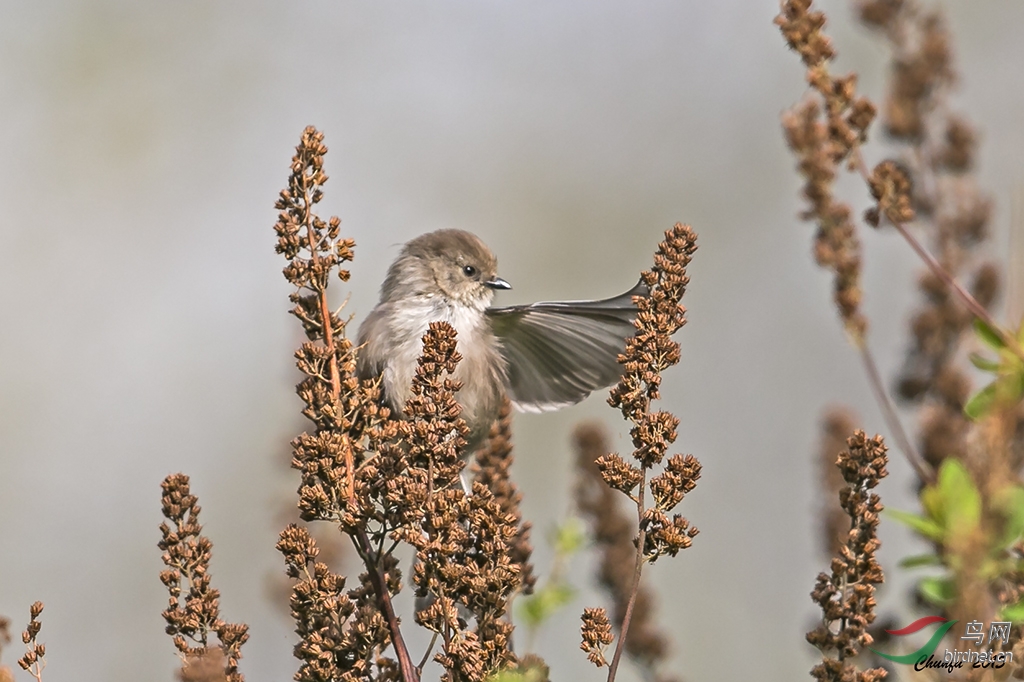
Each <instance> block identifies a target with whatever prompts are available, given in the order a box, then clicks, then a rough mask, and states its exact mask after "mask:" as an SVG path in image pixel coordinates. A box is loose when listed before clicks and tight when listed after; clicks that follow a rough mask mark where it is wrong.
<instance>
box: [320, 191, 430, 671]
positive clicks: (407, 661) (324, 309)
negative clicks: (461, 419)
mask: <svg viewBox="0 0 1024 682" xmlns="http://www.w3.org/2000/svg"><path fill="white" fill-rule="evenodd" d="M303 193H304V199H305V201H304V208H305V215H304V216H303V224H304V225H305V226H306V235H307V239H308V242H309V250H310V253H311V258H312V259H313V261H314V262H318V261H319V259H320V256H319V252H318V250H317V244H316V240H315V239H314V230H313V225H312V202H311V197H310V188H309V187H308V186H304V187H303ZM317 294H318V295H319V299H320V317H321V318H322V327H321V330H322V331H323V338H324V345H325V346H326V348H327V353H328V355H329V357H330V361H329V367H330V377H331V398H332V399H333V401H334V408H335V415H337V413H338V399H339V398H340V397H341V376H340V372H339V370H338V353H337V348H336V347H335V345H334V325H333V324H332V323H331V308H330V306H329V305H328V303H327V290H326V288H323V289H320V290H319V291H318V292H317ZM344 440H345V469H346V472H347V473H346V477H347V483H348V499H349V502H350V503H351V502H352V501H353V500H354V495H355V490H354V476H355V471H354V462H353V458H352V445H351V442H350V441H349V439H348V435H347V434H346V435H345V437H344ZM353 539H354V540H355V541H356V549H357V551H358V552H359V555H360V556H361V557H362V558H363V563H365V564H366V569H367V571H368V572H369V575H370V580H371V582H372V583H373V589H374V591H375V592H376V593H377V598H378V600H379V601H380V607H381V610H382V611H383V612H384V617H385V619H386V620H387V623H388V630H389V632H390V633H391V644H392V646H394V648H395V655H396V656H397V658H398V667H399V669H400V670H401V672H402V680H403V681H404V682H419V680H420V676H419V674H418V673H417V672H416V667H415V665H414V664H413V662H412V657H411V656H410V655H409V648H408V647H407V646H406V644H405V639H404V638H403V637H402V630H401V628H400V627H399V623H398V617H397V616H396V615H395V607H394V605H393V604H392V603H391V593H390V592H389V591H388V586H387V580H386V579H385V577H384V572H383V570H381V567H380V561H379V557H376V556H374V554H373V549H372V545H371V543H370V538H369V537H368V536H367V534H366V531H365V530H364V529H362V528H360V529H359V530H358V531H357V533H356V535H355V536H354V538H353Z"/></svg>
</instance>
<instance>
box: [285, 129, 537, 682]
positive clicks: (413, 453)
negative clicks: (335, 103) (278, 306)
mask: <svg viewBox="0 0 1024 682" xmlns="http://www.w3.org/2000/svg"><path fill="white" fill-rule="evenodd" d="M326 151H327V150H326V147H325V146H324V145H323V136H322V135H321V134H320V133H319V132H317V131H316V130H315V129H312V128H308V129H307V130H306V131H305V132H304V133H303V136H302V140H301V143H300V144H299V146H298V148H297V150H296V155H295V157H294V159H293V161H292V174H291V177H290V179H289V184H288V188H287V189H286V190H284V191H283V192H282V193H281V197H280V199H279V201H278V204H277V208H278V210H279V211H280V219H279V222H278V223H277V225H276V226H275V230H276V231H277V234H278V247H277V250H278V252H279V253H281V254H283V255H284V256H285V257H286V258H287V259H288V266H287V267H286V268H285V277H286V278H287V279H288V281H289V282H291V283H292V284H293V285H294V286H295V287H296V292H295V293H294V294H292V296H291V300H292V303H293V304H294V306H295V307H294V309H293V311H292V312H293V314H294V315H296V317H298V318H299V320H300V321H301V323H302V326H303V329H304V331H305V332H306V335H307V337H308V339H309V341H308V342H307V343H305V344H303V346H302V347H301V348H300V349H299V351H298V352H297V353H296V358H297V359H298V366H299V369H300V370H301V371H302V373H303V374H304V375H305V378H304V379H303V381H302V382H301V383H300V384H299V386H298V393H299V396H300V397H301V398H302V400H303V402H304V403H305V408H304V410H303V414H304V415H305V416H306V417H307V418H308V419H310V421H312V423H313V425H314V430H313V432H312V433H305V434H303V435H301V436H299V437H298V438H297V439H296V440H295V441H294V442H293V451H294V457H293V466H294V467H295V468H296V469H298V470H299V471H300V472H301V484H300V488H299V509H300V513H301V517H302V519H303V520H304V521H307V522H314V521H324V522H329V523H331V524H334V525H335V526H336V527H337V528H339V529H340V530H341V532H342V533H344V534H345V535H346V536H348V537H349V538H350V540H351V542H352V545H353V547H354V549H355V552H356V553H357V554H358V556H359V558H360V559H361V560H362V562H363V564H364V567H365V569H366V571H365V573H364V574H363V575H362V576H361V579H360V585H359V586H358V587H356V588H355V589H351V590H348V591H345V590H344V586H345V580H344V578H342V577H341V576H338V575H336V574H334V573H332V572H331V571H330V570H329V569H328V568H327V566H326V565H325V564H323V563H321V562H318V561H317V553H318V550H317V548H316V543H315V542H314V541H313V540H312V538H311V537H310V535H309V533H308V532H307V531H306V530H304V529H302V528H299V527H297V526H292V527H289V528H288V529H287V530H286V531H285V532H284V533H283V534H282V537H281V542H280V543H279V548H280V549H281V551H282V552H283V553H284V554H285V557H286V563H287V565H288V572H289V575H291V576H292V577H293V578H294V579H296V580H297V581H298V582H297V583H296V585H295V587H294V589H293V597H292V614H293V616H294V618H295V621H296V625H297V632H298V633H299V635H300V637H301V641H300V643H299V645H298V646H297V647H296V655H297V656H298V657H299V658H300V660H302V661H303V665H302V668H301V669H300V671H299V674H298V676H297V678H296V679H299V680H310V681H312V680H320V679H353V680H354V679H403V680H417V679H419V676H420V674H421V672H422V668H423V665H424V664H425V663H426V661H427V660H428V659H429V656H430V651H429V650H428V651H427V652H426V654H424V656H423V660H422V662H420V663H419V664H416V663H414V662H413V658H412V656H411V655H410V653H409V651H408V648H407V646H406V644H405V641H404V637H403V635H402V630H401V627H400V620H399V618H398V616H397V614H396V613H395V610H394V605H393V598H394V595H396V594H397V593H398V592H399V591H400V589H401V587H402V576H401V572H400V570H399V568H398V562H397V559H396V558H395V556H394V551H395V549H396V548H397V547H398V546H399V545H400V544H402V543H405V544H407V545H409V546H411V547H412V548H414V549H415V551H416V562H415V564H414V570H413V575H412V584H413V585H414V586H415V591H416V595H417V596H418V597H420V598H421V599H420V600H419V602H418V603H419V604H422V605H423V608H422V609H421V610H419V611H418V612H417V613H416V616H415V622H416V623H417V624H419V625H421V626H423V627H425V628H427V629H428V630H431V631H432V632H434V633H435V634H436V639H439V640H440V651H439V652H438V653H437V654H436V655H435V656H434V658H433V660H435V661H436V662H438V663H439V664H440V665H441V667H442V668H443V670H444V672H443V677H442V679H445V680H483V679H484V678H485V677H486V676H487V675H489V674H491V673H493V672H495V671H497V670H500V669H505V668H515V667H516V666H517V665H519V662H518V660H517V659H516V656H515V654H514V653H513V652H512V648H511V630H512V626H511V624H510V623H509V621H508V619H507V617H506V612H507V609H508V604H509V600H510V598H511V597H512V595H513V594H514V593H515V592H516V591H517V590H519V589H520V588H521V586H522V585H523V584H524V580H525V581H526V582H525V584H526V585H527V586H529V585H532V577H530V576H531V573H530V571H531V569H530V567H529V553H530V549H529V542H528V537H529V536H528V533H529V528H528V526H527V525H524V524H523V523H522V520H521V515H520V513H519V511H518V503H519V496H518V493H517V492H516V490H515V487H514V486H513V485H512V484H511V481H510V480H509V479H508V465H509V463H510V461H511V446H510V443H509V434H508V425H507V415H506V417H505V419H504V420H503V422H502V423H503V424H504V426H501V425H499V427H498V429H497V431H496V432H495V434H494V435H493V438H492V439H491V441H490V443H489V445H488V447H487V448H486V450H485V452H484V453H483V454H481V460H480V461H479V472H478V476H477V480H476V482H474V484H473V489H472V494H471V495H467V494H466V493H465V492H464V491H463V489H462V486H461V485H460V475H461V473H462V469H463V466H464V461H463V456H462V455H463V449H464V448H465V444H466V441H465V436H466V425H465V422H464V421H463V420H462V418H461V417H460V412H461V410H460V407H459V405H458V402H457V400H456V393H457V391H458V390H459V388H460V386H459V384H458V382H456V381H454V380H453V379H451V375H452V373H453V372H454V370H455V367H456V364H457V363H458V362H459V360H460V359H461V358H460V356H459V354H458V352H457V351H456V340H455V331H454V330H453V329H452V328H451V327H450V326H449V325H447V324H444V323H437V324H434V325H431V327H430V329H429V331H428V333H427V334H426V335H425V336H424V339H423V356H422V357H421V358H420V361H419V365H418V367H417V370H416V375H415V378H414V381H413V388H412V391H413V395H412V397H411V398H410V399H409V400H408V401H407V403H406V406H405V414H403V415H400V417H401V418H397V417H399V415H392V414H391V413H390V411H389V410H388V408H386V407H383V406H382V401H381V400H380V389H379V386H378V385H377V383H376V382H374V381H360V380H359V379H358V378H357V377H356V375H355V358H356V349H355V348H354V347H353V345H352V343H351V341H350V340H348V339H347V338H346V336H345V321H343V320H342V319H341V318H340V317H339V315H338V313H337V312H332V311H331V309H330V308H329V306H328V302H327V286H328V282H329V281H330V279H331V278H332V276H333V275H334V274H337V275H338V276H339V277H340V279H342V280H343V281H344V280H347V279H348V272H347V271H345V270H343V269H342V268H341V267H340V266H341V265H342V264H343V263H344V262H345V261H348V260H351V258H352V256H353V251H352V249H353V247H354V244H353V242H352V241H351V240H347V239H341V238H340V237H339V226H340V221H338V219H337V218H331V219H330V220H329V221H326V222H325V221H323V220H321V219H320V218H319V217H317V216H316V215H315V213H314V211H313V209H314V206H315V204H317V203H318V202H319V201H320V199H321V198H322V196H323V191H322V186H323V183H324V182H325V181H326V180H327V177H326V175H325V174H324V172H323V155H324V153H326ZM389 649H390V650H391V651H393V652H394V659H392V658H390V657H389V656H388V655H386V651H388V650H389Z"/></svg>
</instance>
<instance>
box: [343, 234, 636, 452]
mask: <svg viewBox="0 0 1024 682" xmlns="http://www.w3.org/2000/svg"><path fill="white" fill-rule="evenodd" d="M497 268H498V261H497V259H496V258H495V257H494V254H492V253H491V251H490V249H488V248H487V246H486V245H485V244H484V243H483V242H482V241H481V240H480V238H479V237H477V236H476V235H474V234H471V233H469V232H464V231H462V230H438V231H437V232H431V233H429V234H425V235H422V236H419V237H417V238H415V239H413V240H412V241H410V242H409V243H407V244H406V245H405V246H404V247H403V248H402V252H401V253H400V254H399V256H398V258H397V259H396V260H395V262H394V263H392V264H391V267H390V268H389V269H388V274H387V277H386V278H385V279H384V284H383V285H382V286H381V290H380V302H379V303H378V304H377V306H376V307H375V308H374V309H373V312H371V313H370V315H369V316H368V317H367V318H366V320H365V321H364V322H363V324H362V325H361V326H360V328H359V343H360V344H361V345H362V344H365V345H364V347H363V349H362V352H361V353H360V354H359V366H358V373H359V375H360V377H362V378H372V377H377V376H381V377H382V379H383V391H384V397H385V399H386V400H387V402H388V404H389V405H390V406H391V408H392V409H394V410H395V411H396V412H398V413H401V411H402V409H403V407H404V406H405V401H406V400H407V399H408V398H409V396H410V395H411V387H412V378H413V376H414V374H415V371H416V362H417V359H418V358H419V356H420V354H421V353H422V350H423V348H422V337H423V335H424V334H425V333H426V331H427V327H428V326H429V325H430V323H431V322H439V321H444V322H447V323H448V324H450V325H451V326H452V327H453V328H454V329H455V331H456V333H457V343H458V351H459V353H460V354H461V355H462V361H461V362H460V363H459V365H458V367H457V368H456V370H455V377H454V378H455V379H457V380H458V381H460V382H462V390H460V391H459V393H458V395H457V396H456V397H457V398H458V401H459V404H460V405H462V417H463V418H464V419H465V420H466V424H467V425H468V427H469V430H470V434H469V437H468V446H467V452H472V451H473V450H474V449H476V448H477V447H478V446H479V445H480V444H481V443H482V442H483V440H484V438H486V436H487V432H488V430H489V429H490V426H491V424H492V423H493V422H494V420H495V418H496V417H497V414H498V410H499V409H500V407H501V402H502V397H503V396H504V395H508V397H509V398H510V399H511V401H512V404H513V405H514V406H515V407H516V408H518V409H520V410H524V411H527V412H544V411H548V410H556V409H559V408H561V407H565V406H567V405H573V404H575V403H578V402H579V401H581V400H583V399H584V398H586V397H587V396H588V395H589V394H590V393H591V391H594V390H597V389H599V388H604V387H606V386H609V385H611V384H613V383H614V382H615V381H616V380H618V378H619V376H620V375H621V373H622V368H621V366H620V365H619V364H618V362H617V358H618V355H619V353H621V352H622V350H623V349H624V347H625V340H626V338H627V337H629V336H632V335H633V332H634V327H633V319H634V318H635V317H636V313H637V309H636V305H635V304H634V303H633V297H634V296H646V295H647V294H648V290H647V287H646V286H645V285H644V284H643V282H638V283H637V285H636V286H635V287H633V288H632V289H631V290H630V291H627V292H626V293H624V294H622V295H620V296H616V297H614V298H609V299H605V300H602V301H567V302H562V303H555V302H551V303H533V304H530V305H517V306H509V307H505V308H491V307H490V304H491V300H492V299H493V298H494V292H495V290H501V289H511V288H512V286H511V285H510V284H509V283H508V282H506V281H505V280H503V279H502V278H501V277H499V276H498V272H497Z"/></svg>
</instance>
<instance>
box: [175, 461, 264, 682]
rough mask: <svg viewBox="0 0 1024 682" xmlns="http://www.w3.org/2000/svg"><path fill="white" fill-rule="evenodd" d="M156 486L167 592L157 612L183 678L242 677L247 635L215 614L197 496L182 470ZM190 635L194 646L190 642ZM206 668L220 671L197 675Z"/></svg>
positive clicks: (216, 595)
mask: <svg viewBox="0 0 1024 682" xmlns="http://www.w3.org/2000/svg"><path fill="white" fill-rule="evenodd" d="M161 487H162V488H163V497H162V500H161V502H162V507H163V515H164V518H165V519H167V522H169V523H167V522H164V523H162V524H160V533H161V534H162V536H163V539H162V540H161V541H160V543H159V545H158V546H159V547H160V549H161V550H163V556H162V557H161V558H162V559H163V562H164V564H165V565H166V566H167V570H165V571H163V572H161V573H160V581H161V582H162V583H163V584H164V586H165V587H166V588H167V591H168V592H169V593H170V600H169V604H168V606H167V608H166V609H165V610H164V612H163V614H162V615H163V617H164V620H165V621H167V628H166V630H167V634H169V635H171V637H173V638H174V647H175V648H176V649H177V650H178V654H179V656H181V658H182V661H183V664H182V670H181V673H180V674H181V676H182V679H183V680H206V679H218V680H219V679H223V680H224V681H225V682H243V681H244V679H245V678H244V677H243V676H242V674H241V673H239V672H238V659H240V658H241V657H242V652H241V649H242V645H243V644H245V642H246V640H248V639H249V634H248V629H249V628H248V626H247V625H245V624H234V623H227V622H225V621H224V620H222V619H221V618H220V592H219V591H218V590H216V589H214V588H213V587H211V586H210V581H211V577H210V554H211V551H212V549H213V543H211V542H210V540H209V538H207V537H206V536H204V535H202V526H200V525H199V504H198V499H197V498H196V496H195V495H192V494H191V492H190V490H189V479H188V476H185V475H184V474H174V475H171V476H168V477H167V478H166V479H164V482H163V483H162V484H161ZM183 588H184V589H183ZM211 634H214V635H216V636H217V640H218V642H219V644H214V643H212V642H211V641H210V635H211ZM190 640H191V641H192V642H193V643H194V644H195V646H193V645H191V644H189V641H190ZM218 666H219V667H218ZM211 669H217V670H219V675H220V677H217V678H210V677H209V676H208V675H206V673H205V672H204V673H203V675H204V676H200V675H199V671H201V670H202V671H209V670H211Z"/></svg>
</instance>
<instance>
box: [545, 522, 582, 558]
mask: <svg viewBox="0 0 1024 682" xmlns="http://www.w3.org/2000/svg"><path fill="white" fill-rule="evenodd" d="M586 540H587V533H586V530H585V529H584V527H583V522H582V521H580V520H579V519H578V518H575V517H572V518H569V519H566V520H565V523H563V524H562V525H560V526H558V527H557V528H555V533H554V538H553V539H552V544H553V545H554V548H555V553H556V554H558V555H560V556H562V557H570V556H572V555H573V554H575V553H576V552H578V551H580V549H582V548H583V545H584V543H585V542H586Z"/></svg>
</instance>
